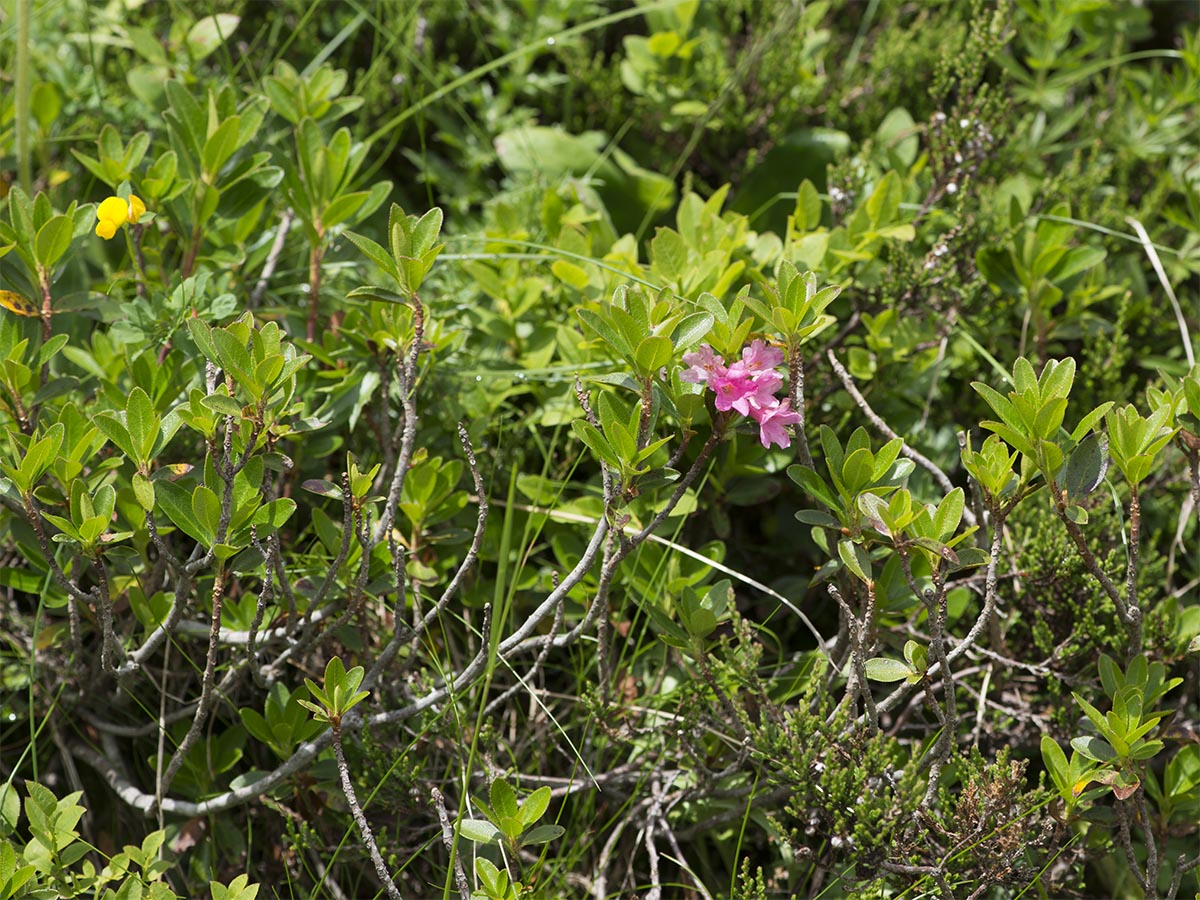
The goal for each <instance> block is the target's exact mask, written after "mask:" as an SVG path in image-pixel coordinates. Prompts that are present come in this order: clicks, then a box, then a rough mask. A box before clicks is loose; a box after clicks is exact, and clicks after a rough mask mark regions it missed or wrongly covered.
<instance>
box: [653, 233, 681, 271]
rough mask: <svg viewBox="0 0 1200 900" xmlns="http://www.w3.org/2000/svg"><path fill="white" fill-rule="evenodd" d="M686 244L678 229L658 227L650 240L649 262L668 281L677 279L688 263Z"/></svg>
mask: <svg viewBox="0 0 1200 900" xmlns="http://www.w3.org/2000/svg"><path fill="white" fill-rule="evenodd" d="M688 256H689V252H688V246H687V243H686V242H685V241H684V239H683V237H682V236H681V235H680V234H679V232H678V231H675V230H674V229H671V228H659V229H657V230H656V232H655V234H654V239H653V240H652V241H650V262H651V264H652V265H653V266H654V268H656V269H657V270H658V271H659V273H661V274H662V276H663V277H664V278H666V279H667V280H668V281H678V280H679V278H680V276H681V275H683V273H684V271H685V270H686V269H687V265H688Z"/></svg>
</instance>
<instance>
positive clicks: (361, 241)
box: [344, 231, 400, 279]
mask: <svg viewBox="0 0 1200 900" xmlns="http://www.w3.org/2000/svg"><path fill="white" fill-rule="evenodd" d="M344 234H345V236H346V237H347V238H349V239H350V242H351V243H352V244H354V246H355V247H357V248H358V249H359V251H360V252H361V253H362V255H363V256H365V257H366V258H367V259H369V260H370V261H371V262H373V263H374V264H375V265H376V266H378V267H379V269H380V270H381V271H382V272H384V273H385V274H387V275H390V276H392V278H395V279H399V277H400V273H399V271H397V269H396V261H395V260H394V259H392V255H391V254H390V253H389V252H388V251H387V250H385V249H384V248H383V247H382V246H381V245H379V244H377V243H376V242H375V241H373V240H371V239H370V238H369V237H364V236H363V235H361V234H355V233H354V232H353V231H347V232H344Z"/></svg>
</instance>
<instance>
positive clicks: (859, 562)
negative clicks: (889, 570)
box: [838, 541, 872, 584]
mask: <svg viewBox="0 0 1200 900" xmlns="http://www.w3.org/2000/svg"><path fill="white" fill-rule="evenodd" d="M838 556H839V557H841V560H842V562H843V563H845V565H846V568H847V569H849V570H850V571H851V572H853V573H854V574H855V575H856V576H857V577H858V580H859V581H861V582H863V583H864V584H871V583H872V581H871V574H870V573H871V558H870V557H869V556H868V555H867V551H866V550H865V549H863V547H862V545H861V544H855V543H853V542H851V541H838Z"/></svg>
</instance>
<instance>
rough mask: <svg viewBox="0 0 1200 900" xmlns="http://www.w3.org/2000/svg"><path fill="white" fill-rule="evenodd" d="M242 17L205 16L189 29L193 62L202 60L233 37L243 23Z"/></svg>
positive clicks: (189, 50)
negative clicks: (240, 23)
mask: <svg viewBox="0 0 1200 900" xmlns="http://www.w3.org/2000/svg"><path fill="white" fill-rule="evenodd" d="M241 21H242V20H241V17H240V16H234V15H230V14H229V13H218V14H217V15H213V16H205V17H204V18H203V19H201V20H199V21H198V22H197V23H196V24H195V25H193V26H192V27H191V28H190V29H188V33H187V49H188V54H189V55H190V56H191V58H192V59H193V60H196V61H198V60H201V59H204V57H206V56H208V55H209V54H210V53H212V52H213V51H214V50H216V49H217V48H218V47H220V46H221V44H223V43H224V42H225V41H227V40H229V38H230V37H232V35H233V32H234V30H235V29H236V28H237V27H238V23H239V22H241Z"/></svg>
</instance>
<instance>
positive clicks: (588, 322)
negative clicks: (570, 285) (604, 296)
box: [576, 309, 633, 362]
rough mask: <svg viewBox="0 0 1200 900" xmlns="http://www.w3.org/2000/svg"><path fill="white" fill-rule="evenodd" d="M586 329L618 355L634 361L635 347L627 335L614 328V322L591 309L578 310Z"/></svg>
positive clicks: (577, 312)
mask: <svg viewBox="0 0 1200 900" xmlns="http://www.w3.org/2000/svg"><path fill="white" fill-rule="evenodd" d="M576 314H577V315H578V316H579V319H580V321H582V322H583V325H584V327H585V328H587V329H588V330H590V331H591V332H592V333H593V334H595V335H596V336H597V337H599V338H600V339H601V340H602V341H604V342H605V343H606V344H608V346H609V347H611V348H612V349H613V350H615V351H616V352H617V354H618V355H620V356H624V357H625V358H626V359H628V360H630V361H631V362H632V361H633V346H632V345H631V344H630V343H629V341H628V340H626V339H625V335H624V334H622V333H621V332H620V331H619V330H618V329H616V328H614V327H613V325H612V322H611V321H610V320H609V319H607V318H605V317H604V316H602V315H601V314H600V313H598V312H596V311H595V310H591V309H579V310H576Z"/></svg>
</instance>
